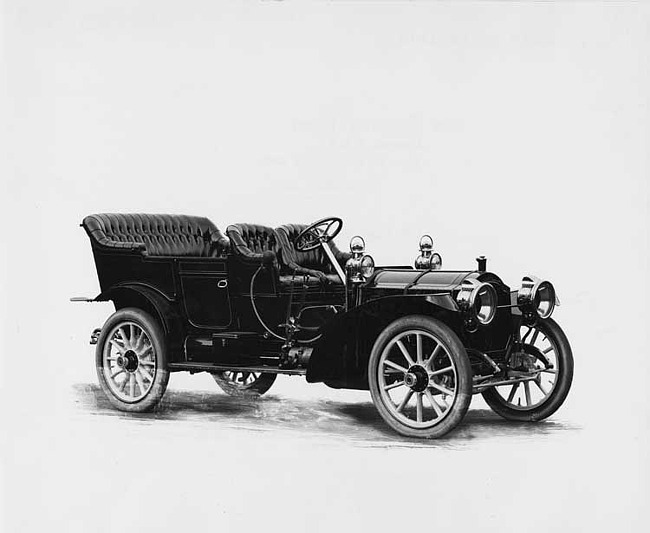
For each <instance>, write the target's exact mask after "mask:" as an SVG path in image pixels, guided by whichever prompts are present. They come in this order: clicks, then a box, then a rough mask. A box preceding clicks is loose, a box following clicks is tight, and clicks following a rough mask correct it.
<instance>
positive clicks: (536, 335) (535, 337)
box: [529, 329, 539, 346]
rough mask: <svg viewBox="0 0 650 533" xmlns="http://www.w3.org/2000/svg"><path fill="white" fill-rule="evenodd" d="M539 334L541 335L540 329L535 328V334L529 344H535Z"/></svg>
mask: <svg viewBox="0 0 650 533" xmlns="http://www.w3.org/2000/svg"><path fill="white" fill-rule="evenodd" d="M538 336H539V330H538V329H536V330H535V333H533V336H532V338H531V339H530V343H529V344H530V345H531V346H535V342H536V341H537V337H538Z"/></svg>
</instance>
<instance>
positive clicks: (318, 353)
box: [307, 293, 462, 388]
mask: <svg viewBox="0 0 650 533" xmlns="http://www.w3.org/2000/svg"><path fill="white" fill-rule="evenodd" d="M407 315H427V316H433V317H435V318H437V319H438V320H440V321H442V322H444V323H445V324H447V325H448V326H449V327H451V328H452V329H453V330H454V331H460V330H461V329H462V317H461V315H460V311H459V309H458V306H457V305H456V302H455V300H454V299H453V298H452V297H451V295H450V294H448V293H444V294H436V295H403V294H400V295H395V296H386V297H382V298H377V299H374V300H369V301H367V302H365V303H363V304H362V305H360V306H357V307H355V308H353V309H350V310H349V311H346V312H344V313H340V314H339V315H338V316H337V317H336V318H334V319H333V320H332V321H331V322H330V323H329V324H328V325H327V328H326V329H325V331H324V332H323V335H322V337H321V339H320V340H319V341H318V343H317V344H316V345H315V346H314V351H313V353H312V356H311V358H310V360H309V364H308V366H307V381H309V382H312V383H313V382H318V381H325V382H326V383H327V384H328V385H331V384H332V383H337V385H332V386H340V387H343V388H347V387H349V388H366V387H367V375H366V374H367V365H368V358H369V357H370V351H371V350H372V346H373V344H374V342H375V340H376V338H377V337H378V336H379V334H380V333H381V332H382V331H383V330H384V328H385V327H386V326H388V325H389V324H390V323H391V322H393V321H394V320H396V319H397V318H400V317H403V316H407Z"/></svg>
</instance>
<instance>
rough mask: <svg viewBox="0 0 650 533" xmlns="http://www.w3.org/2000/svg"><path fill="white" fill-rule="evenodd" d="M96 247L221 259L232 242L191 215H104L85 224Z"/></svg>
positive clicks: (206, 222)
mask: <svg viewBox="0 0 650 533" xmlns="http://www.w3.org/2000/svg"><path fill="white" fill-rule="evenodd" d="M81 225H82V226H83V228H84V229H85V230H86V233H88V236H89V237H90V240H91V242H92V245H93V247H98V248H100V249H101V248H103V249H115V250H117V249H121V250H132V251H140V252H143V253H145V254H147V255H154V256H159V255H171V256H184V257H219V256H224V255H226V253H227V252H228V249H229V242H228V239H227V238H226V237H224V236H223V234H222V233H221V232H220V231H219V230H218V229H217V227H216V226H215V225H214V224H213V223H212V222H211V221H210V220H209V219H207V218H204V217H195V216H187V215H149V214H136V213H133V214H132V213H101V214H95V215H88V216H87V217H86V218H84V219H83V222H82V223H81Z"/></svg>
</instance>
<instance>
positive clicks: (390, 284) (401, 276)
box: [368, 268, 481, 292]
mask: <svg viewBox="0 0 650 533" xmlns="http://www.w3.org/2000/svg"><path fill="white" fill-rule="evenodd" d="M480 274H481V273H480V272H473V271H459V270H406V269H380V268H379V269H377V272H376V273H375V275H374V276H373V278H372V279H371V280H370V281H369V282H368V287H374V288H377V289H395V290H399V291H409V292H411V291H413V292H420V291H426V292H450V291H452V290H454V289H455V288H457V287H458V286H459V285H460V284H461V283H462V282H463V280H464V279H466V278H468V277H474V278H475V277H478V276H479V275H480Z"/></svg>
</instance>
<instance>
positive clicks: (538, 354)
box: [495, 326, 562, 411]
mask: <svg viewBox="0 0 650 533" xmlns="http://www.w3.org/2000/svg"><path fill="white" fill-rule="evenodd" d="M521 340H522V344H523V352H524V353H525V354H526V355H528V356H530V357H533V358H535V362H534V367H535V370H533V371H534V372H537V377H536V378H535V379H534V380H531V381H523V382H519V383H515V384H514V385H501V386H498V387H495V390H496V391H497V393H498V395H499V397H500V399H501V401H502V402H503V403H504V404H506V405H507V406H508V407H510V408H511V409H514V410H517V411H528V410H531V409H535V408H536V407H539V406H540V405H542V404H543V403H545V402H546V401H548V399H549V398H550V397H551V395H552V394H553V391H554V390H555V388H556V386H557V383H558V377H559V375H560V372H561V371H562V368H561V361H560V357H559V350H558V346H557V342H556V341H554V340H553V339H552V338H550V336H548V335H547V334H546V333H545V332H544V331H543V330H542V329H541V328H539V327H535V326H522V327H521ZM544 358H545V359H547V361H548V363H550V364H551V365H552V368H546V365H545V364H544V361H543V359H544Z"/></svg>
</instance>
